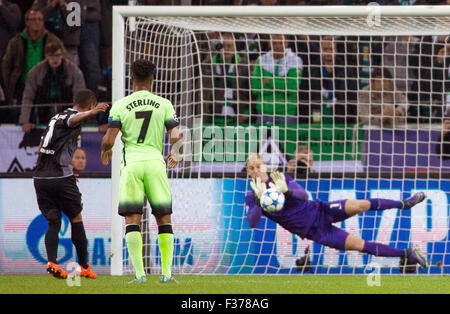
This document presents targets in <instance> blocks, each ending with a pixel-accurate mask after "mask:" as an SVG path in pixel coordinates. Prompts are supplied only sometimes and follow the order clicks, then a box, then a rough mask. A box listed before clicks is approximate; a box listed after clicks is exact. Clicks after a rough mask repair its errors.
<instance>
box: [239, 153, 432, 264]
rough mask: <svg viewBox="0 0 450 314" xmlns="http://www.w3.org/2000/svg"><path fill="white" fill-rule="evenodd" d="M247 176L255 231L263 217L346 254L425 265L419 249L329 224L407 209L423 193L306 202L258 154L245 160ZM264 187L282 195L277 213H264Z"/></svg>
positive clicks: (293, 183) (296, 187) (250, 217)
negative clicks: (371, 238) (399, 198)
mask: <svg viewBox="0 0 450 314" xmlns="http://www.w3.org/2000/svg"><path fill="white" fill-rule="evenodd" d="M247 174H248V176H250V178H251V182H250V186H251V188H252V191H250V192H249V193H248V194H247V195H246V200H245V202H246V208H247V219H248V223H249V225H250V226H251V227H252V228H256V227H257V226H258V224H259V221H260V220H261V217H262V216H266V217H267V218H269V219H271V220H273V221H274V222H276V223H278V224H280V225H281V226H282V227H283V228H285V229H286V230H288V231H289V232H291V233H293V234H296V235H298V236H300V237H302V238H307V239H310V240H312V241H314V242H317V243H319V244H322V245H325V246H328V247H331V248H334V249H337V250H345V251H358V252H361V253H367V254H371V255H375V256H383V257H400V258H405V259H406V260H407V263H408V264H413V265H416V264H419V265H420V266H421V267H423V268H427V267H428V264H427V261H426V259H425V257H423V256H422V255H421V254H420V252H419V250H418V249H412V248H408V249H398V248H394V247H391V246H388V245H385V244H382V243H377V242H369V241H365V240H363V239H360V238H358V237H355V236H353V235H351V234H349V233H348V232H346V231H345V230H342V229H340V228H337V227H336V226H334V225H332V224H333V223H335V222H339V221H344V220H346V219H348V218H350V217H352V216H354V215H357V214H359V213H363V212H366V211H369V210H387V209H393V208H398V209H401V210H407V209H410V208H411V207H413V206H414V205H417V204H419V203H420V202H422V201H424V200H425V199H426V195H425V193H423V192H417V193H415V194H414V195H413V196H411V197H409V198H407V199H405V200H402V201H395V200H388V199H380V198H373V199H367V200H339V201H333V202H323V201H319V200H316V201H309V200H308V198H309V196H308V194H307V193H306V191H305V190H304V189H303V188H302V187H301V186H300V185H299V184H298V183H297V182H296V181H295V180H294V179H292V178H291V177H290V176H289V175H287V174H283V173H281V172H277V171H276V172H272V173H270V175H269V174H268V172H267V165H266V164H265V163H264V161H263V160H262V158H261V157H260V156H259V155H258V154H251V155H250V156H249V157H248V158H247ZM267 188H277V189H278V190H279V191H280V192H282V193H283V194H284V195H285V199H286V200H285V203H284V206H283V208H282V209H281V210H280V211H276V212H266V211H264V210H263V208H262V207H261V206H260V203H259V200H260V198H261V195H262V194H263V193H264V191H265V190H266V189H267Z"/></svg>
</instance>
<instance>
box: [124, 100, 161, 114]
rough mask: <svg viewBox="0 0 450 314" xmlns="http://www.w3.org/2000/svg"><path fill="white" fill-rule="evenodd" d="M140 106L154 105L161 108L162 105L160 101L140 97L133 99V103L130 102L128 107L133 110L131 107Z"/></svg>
mask: <svg viewBox="0 0 450 314" xmlns="http://www.w3.org/2000/svg"><path fill="white" fill-rule="evenodd" d="M140 106H153V107H155V108H159V106H160V105H159V103H157V102H156V101H154V100H151V99H138V100H135V101H133V102H132V103H129V104H128V105H127V107H126V108H127V109H128V111H131V109H134V108H136V107H140Z"/></svg>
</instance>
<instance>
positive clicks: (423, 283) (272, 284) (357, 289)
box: [0, 275, 450, 294]
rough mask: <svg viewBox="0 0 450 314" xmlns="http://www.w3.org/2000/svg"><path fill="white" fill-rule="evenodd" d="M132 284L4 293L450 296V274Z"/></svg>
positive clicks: (55, 283)
mask: <svg viewBox="0 0 450 314" xmlns="http://www.w3.org/2000/svg"><path fill="white" fill-rule="evenodd" d="M158 278H159V277H158V276H156V275H152V276H148V277H147V279H148V281H147V283H145V284H139V285H129V284H128V281H130V280H131V279H132V277H131V276H108V275H103V276H102V275H100V276H99V277H98V278H97V279H95V280H89V279H85V278H81V280H80V285H79V286H76V285H73V286H69V285H68V283H67V282H66V280H62V279H55V278H53V277H50V276H48V275H0V294H5V293H13V294H22V293H23V294H34V293H40V294H55V293H57V294H83V293H88V294H303V293H308V294H323V293H326V294H356V293H362V294H372V293H373V294H377V293H383V294H392V293H395V294H397V293H402V294H449V293H450V280H449V279H450V278H449V276H416V275H408V276H381V277H380V281H379V283H380V286H376V285H375V286H369V285H368V283H367V278H368V277H367V276H349V275H344V276H323V275H322V276H311V275H305V276H299V275H279V276H275V275H271V276H262V275H251V276H244V275H220V276H213V275H206V276H204V275H177V276H176V278H177V280H178V284H174V283H169V284H160V283H159V282H158Z"/></svg>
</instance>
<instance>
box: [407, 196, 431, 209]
mask: <svg viewBox="0 0 450 314" xmlns="http://www.w3.org/2000/svg"><path fill="white" fill-rule="evenodd" d="M426 198H427V196H426V194H425V193H424V192H417V193H415V194H414V195H413V196H411V197H409V198H407V199H406V200H403V201H402V203H403V207H402V209H410V208H411V207H413V206H415V205H417V204H419V203H421V202H423V200H425V199H426Z"/></svg>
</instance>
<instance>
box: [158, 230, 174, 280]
mask: <svg viewBox="0 0 450 314" xmlns="http://www.w3.org/2000/svg"><path fill="white" fill-rule="evenodd" d="M158 245H159V251H160V252H161V267H162V274H163V275H164V276H166V277H167V278H170V277H172V260H173V233H159V234H158Z"/></svg>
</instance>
